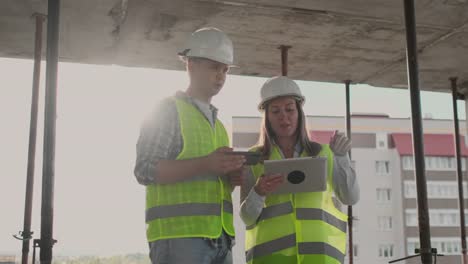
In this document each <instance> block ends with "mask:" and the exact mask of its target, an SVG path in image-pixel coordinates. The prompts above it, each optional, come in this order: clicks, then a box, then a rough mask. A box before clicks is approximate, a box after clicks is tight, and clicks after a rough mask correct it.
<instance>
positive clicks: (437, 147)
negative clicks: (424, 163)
mask: <svg viewBox="0 0 468 264" xmlns="http://www.w3.org/2000/svg"><path fill="white" fill-rule="evenodd" d="M392 138H393V142H394V143H395V147H396V149H397V151H398V153H399V154H400V155H413V141H412V135H411V134H410V133H392ZM460 150H461V155H462V156H465V157H467V156H468V149H467V147H466V145H465V140H464V137H463V136H460ZM424 155H426V156H455V140H454V137H453V135H451V134H425V135H424Z"/></svg>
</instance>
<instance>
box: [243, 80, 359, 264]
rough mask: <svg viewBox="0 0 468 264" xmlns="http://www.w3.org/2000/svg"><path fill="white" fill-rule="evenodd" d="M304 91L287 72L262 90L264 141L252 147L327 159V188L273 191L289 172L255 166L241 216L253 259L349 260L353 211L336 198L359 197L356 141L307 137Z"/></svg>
mask: <svg viewBox="0 0 468 264" xmlns="http://www.w3.org/2000/svg"><path fill="white" fill-rule="evenodd" d="M303 103H304V96H303V95H302V94H301V92H300V89H299V87H298V86H297V84H296V83H295V82H294V81H293V80H291V79H288V78H287V77H273V78H271V79H269V80H268V81H267V82H266V83H265V84H264V85H263V87H262V89H261V102H260V104H259V110H260V111H263V113H264V117H263V124H262V129H261V132H260V140H259V144H258V145H257V146H256V147H254V148H253V149H252V151H259V152H261V154H262V156H263V158H264V159H270V160H272V159H287V158H294V157H305V156H312V157H313V156H320V157H326V158H327V166H328V175H327V189H326V191H323V192H309V193H296V194H272V192H274V191H275V190H276V189H277V188H278V186H279V185H280V184H281V183H282V182H283V178H284V177H283V175H278V174H271V175H264V173H263V171H264V167H263V164H257V165H255V166H251V168H250V170H249V173H247V180H246V181H245V183H244V184H243V185H242V187H241V212H240V214H241V218H242V220H243V221H244V223H245V225H246V226H247V228H246V229H247V232H246V258H247V262H248V263H254V264H257V263H268V264H272V263H273V264H275V263H278V264H280V263H281V264H289V263H291V264H292V263H310V264H312V263H313V264H324V263H327V264H337V263H343V259H344V255H345V248H346V222H347V216H346V215H345V214H343V213H342V212H341V211H339V210H338V209H337V208H336V207H335V205H334V202H333V199H332V197H333V194H336V196H337V197H338V199H339V200H340V201H341V202H342V203H344V204H348V205H351V204H355V203H356V202H357V201H358V200H359V186H358V184H357V181H356V176H355V173H354V170H353V169H352V168H351V166H350V160H349V157H348V154H347V153H348V151H349V149H350V147H351V142H350V140H349V139H348V138H346V137H345V136H344V135H343V134H341V133H337V132H336V133H335V135H334V136H333V138H332V139H331V141H330V144H324V145H320V144H318V143H316V142H312V141H311V140H310V139H309V138H308V136H307V134H308V133H307V129H306V126H305V115H304V112H303V110H302V105H303Z"/></svg>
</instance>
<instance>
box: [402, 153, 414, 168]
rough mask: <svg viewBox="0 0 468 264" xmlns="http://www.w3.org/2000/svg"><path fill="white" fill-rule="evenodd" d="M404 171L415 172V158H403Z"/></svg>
mask: <svg viewBox="0 0 468 264" xmlns="http://www.w3.org/2000/svg"><path fill="white" fill-rule="evenodd" d="M402 162H403V170H414V161H413V156H403V157H402Z"/></svg>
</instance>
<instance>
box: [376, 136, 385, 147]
mask: <svg viewBox="0 0 468 264" xmlns="http://www.w3.org/2000/svg"><path fill="white" fill-rule="evenodd" d="M387 138H388V136H387V133H377V134H376V141H377V142H376V146H377V148H378V149H386V148H388V143H387Z"/></svg>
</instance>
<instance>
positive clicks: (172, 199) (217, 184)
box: [134, 28, 245, 264]
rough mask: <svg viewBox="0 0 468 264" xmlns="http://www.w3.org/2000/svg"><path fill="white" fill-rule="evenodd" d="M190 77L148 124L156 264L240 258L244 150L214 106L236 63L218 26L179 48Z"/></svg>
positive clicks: (141, 166)
mask: <svg viewBox="0 0 468 264" xmlns="http://www.w3.org/2000/svg"><path fill="white" fill-rule="evenodd" d="M179 56H180V58H181V59H182V60H183V61H184V63H185V66H186V70H187V72H188V75H189V79H190V84H189V86H188V88H187V90H186V91H185V92H178V93H177V94H176V95H175V96H172V97H169V98H167V99H165V100H164V101H163V102H162V103H161V104H160V106H159V107H157V109H156V111H155V112H154V113H153V114H152V115H151V116H150V117H149V118H148V119H147V120H146V121H145V122H144V124H143V126H142V129H141V132H140V137H139V139H138V143H137V160H136V165H135V171H134V173H135V176H136V178H137V180H138V182H139V183H140V184H143V185H145V186H146V224H147V239H148V242H149V246H150V258H151V261H152V263H158V264H161V263H177V264H178V263H200V264H205V263H206V264H208V263H210V264H211V263H213V264H214V263H221V264H230V263H232V253H231V247H232V245H233V239H234V227H233V216H232V200H231V192H232V189H233V187H234V186H235V185H240V184H241V181H240V173H239V171H241V170H242V166H243V164H244V162H245V158H244V157H243V156H239V155H234V154H233V153H232V149H231V148H229V147H228V146H229V139H228V136H227V133H226V130H225V128H224V126H223V125H222V123H221V122H220V121H219V120H218V119H217V109H216V108H215V107H214V106H213V105H211V104H210V102H211V99H212V97H213V96H215V95H216V94H218V93H219V91H220V90H221V88H222V87H223V85H224V82H225V80H226V75H227V72H228V70H229V67H231V66H232V65H233V46H232V42H231V40H230V39H229V38H228V36H227V35H226V34H225V33H223V32H222V31H220V30H219V29H216V28H202V29H199V30H197V31H195V32H194V33H193V34H192V35H191V37H190V39H189V41H188V45H187V47H186V49H185V50H183V51H182V52H180V53H179Z"/></svg>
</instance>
